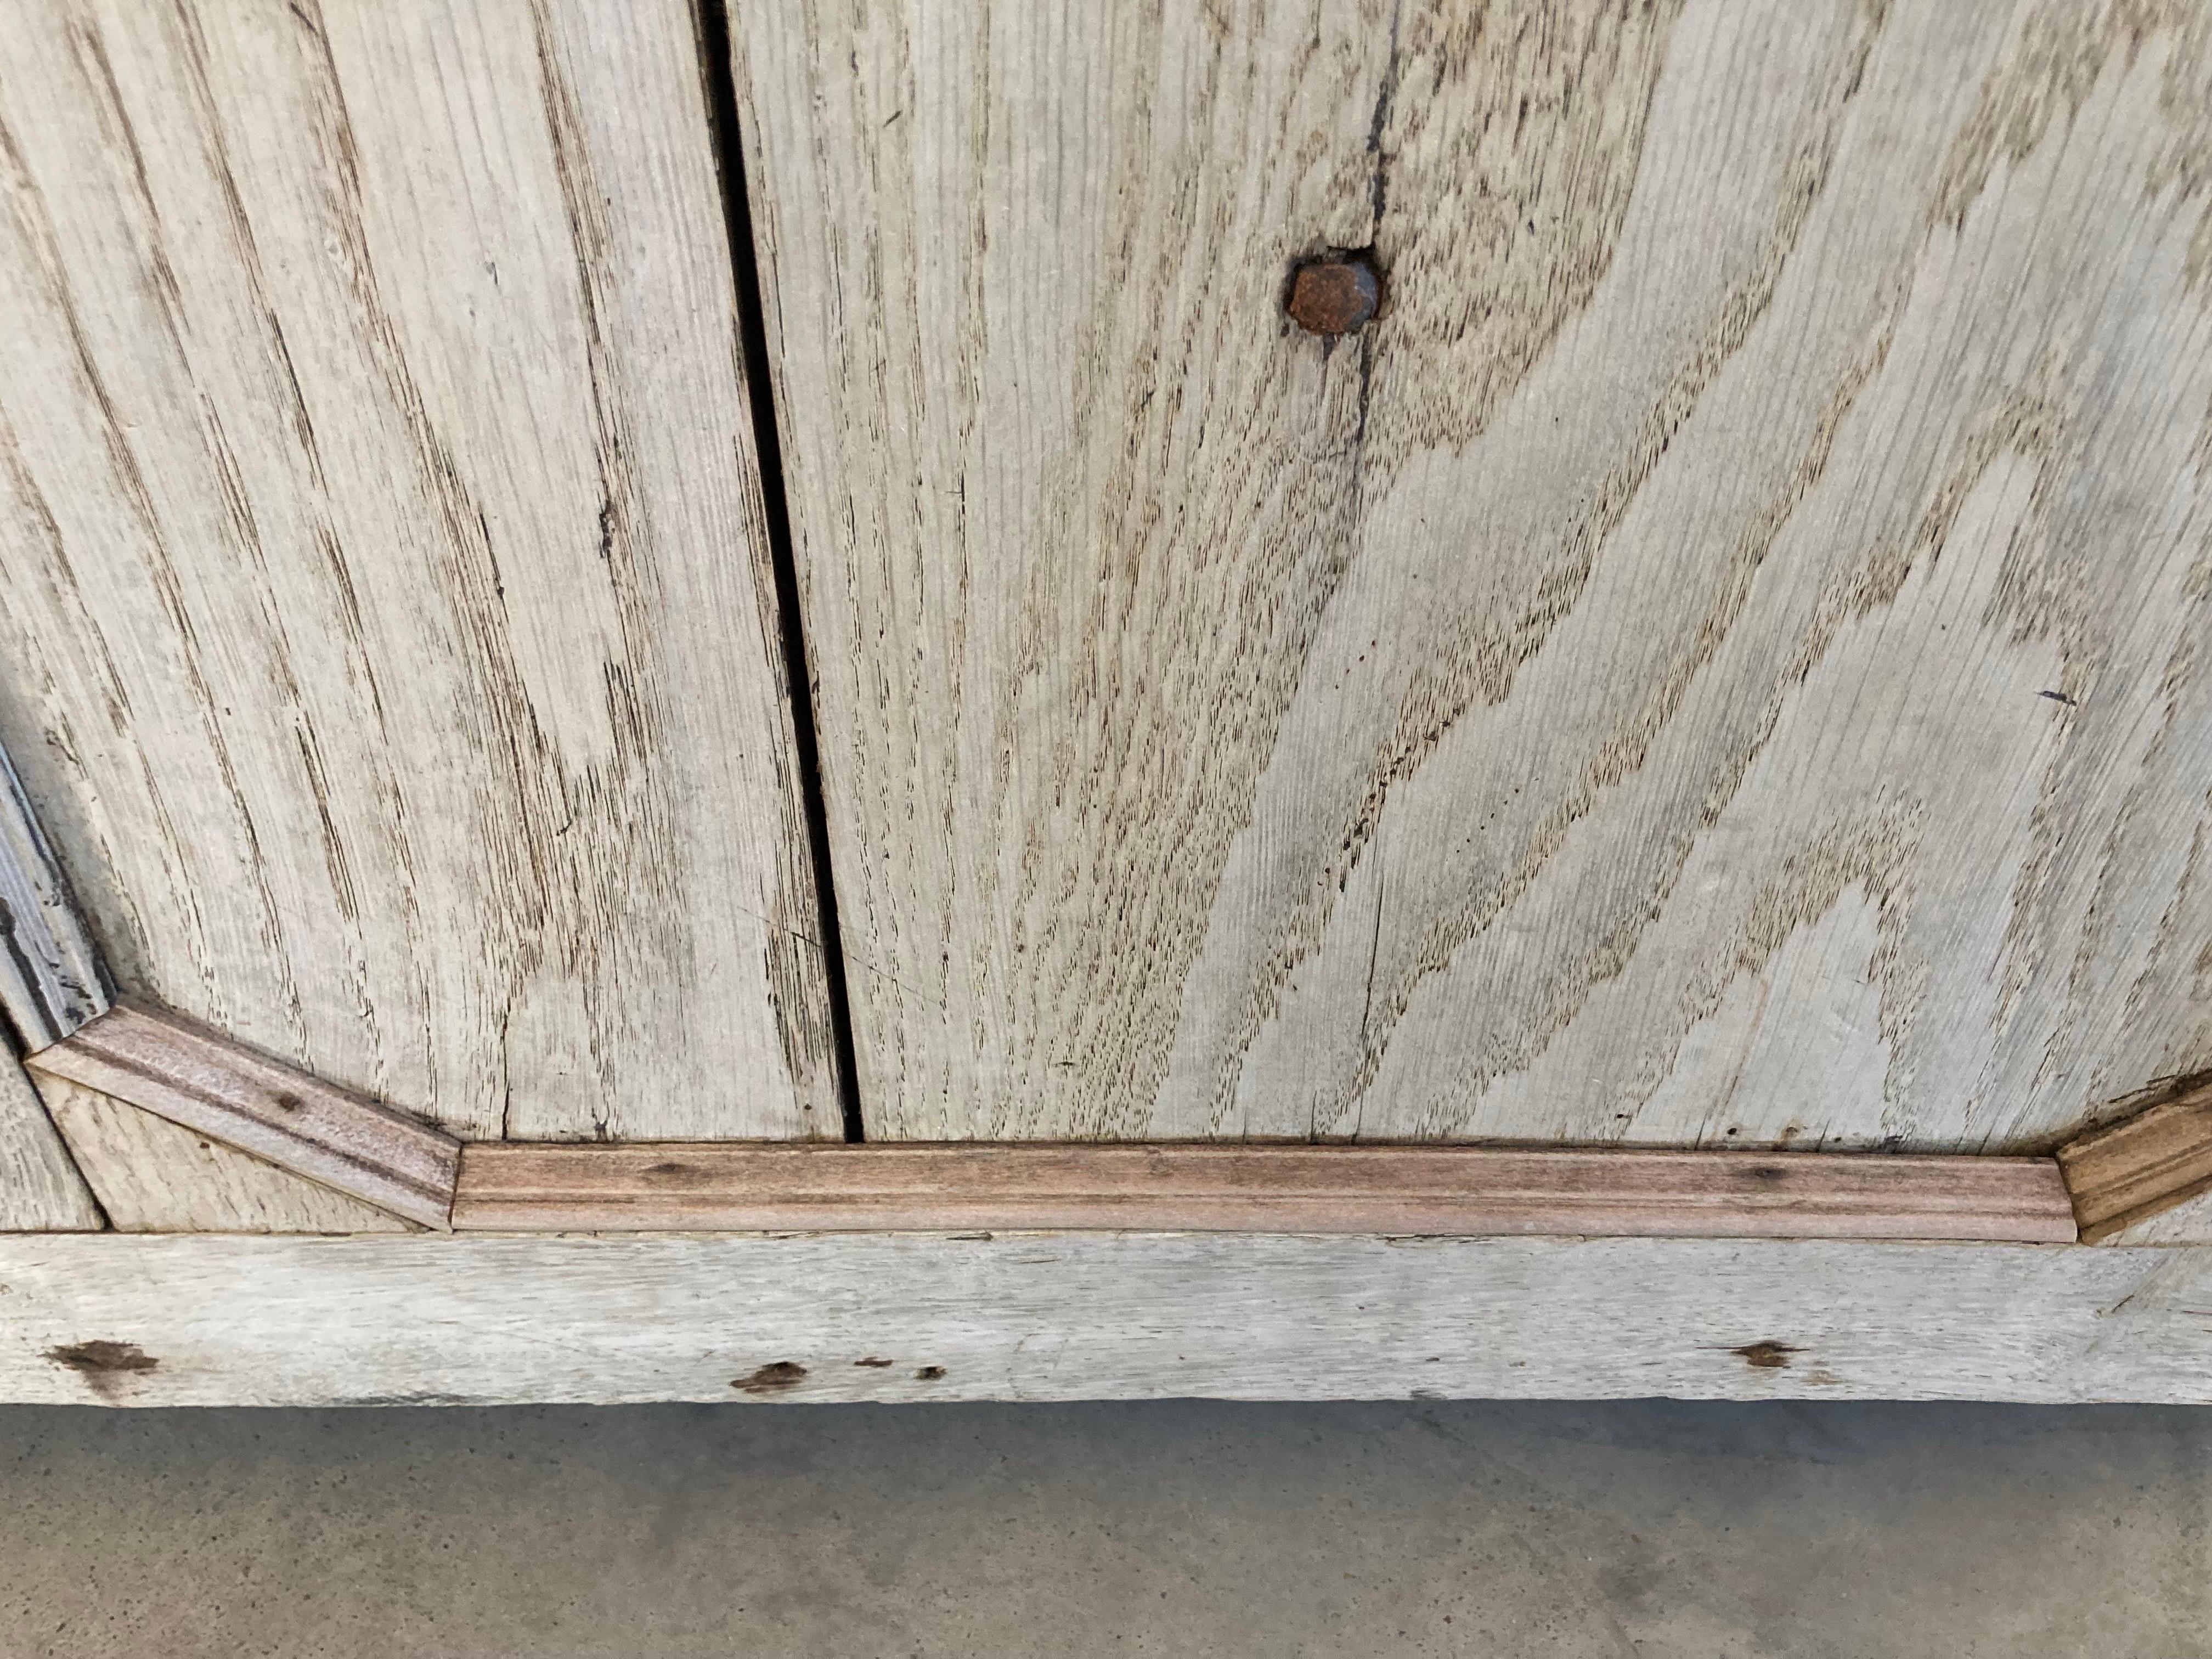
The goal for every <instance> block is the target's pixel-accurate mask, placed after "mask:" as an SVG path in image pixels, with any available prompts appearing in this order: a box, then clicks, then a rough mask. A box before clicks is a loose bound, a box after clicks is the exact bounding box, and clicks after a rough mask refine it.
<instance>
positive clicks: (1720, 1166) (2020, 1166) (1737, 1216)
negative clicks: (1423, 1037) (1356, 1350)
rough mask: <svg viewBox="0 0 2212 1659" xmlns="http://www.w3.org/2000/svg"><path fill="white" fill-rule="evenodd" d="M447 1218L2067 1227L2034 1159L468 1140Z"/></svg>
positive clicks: (1295, 1226) (1895, 1231)
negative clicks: (554, 1143) (573, 1143)
mask: <svg viewBox="0 0 2212 1659" xmlns="http://www.w3.org/2000/svg"><path fill="white" fill-rule="evenodd" d="M453 1227H454V1229H455V1231H464V1232H470V1231H473V1232H692V1231H697V1232H708V1231H718V1232H752V1231H770V1232H774V1231H826V1232H835V1231H1014V1230H1020V1229H1030V1228H1035V1229H1048V1230H1053V1231H1094V1230H1098V1231H1169V1232H1173V1231H1193V1232H1266V1233H1370V1234H1382V1235H1387V1236H1398V1237H1413V1236H1423V1235H1425V1236H1431V1237H1477V1236H1481V1235H1495V1234H1550V1235H1580V1236H1585V1237H1588V1236H1596V1235H1611V1236H1615V1237H1704V1238H1859V1239H1920V1240H1934V1241H1977V1242H1982V1241H1996V1242H2014V1243H2072V1242H2073V1240H2074V1237H2075V1226H2074V1212H2073V1208H2072V1206H2071V1205H2070V1204H2069V1200H2068V1197H2067V1193H2066V1188H2065V1185H2064V1183H2063V1181H2062V1180H2061V1179H2060V1177H2059V1173H2058V1166H2057V1164H2056V1163H2054V1162H2053V1161H2052V1160H2051V1159H2050V1158H1983V1157H1973V1156H1966V1157H1908V1156H1895V1155H1890V1154H1885V1153H1849V1152H1653V1151H1644V1150H1639V1149H1631V1148H1624V1147H1613V1148H1603V1149H1594V1150H1577V1151H1566V1150H1560V1151H1552V1150H1540V1151H1529V1150H1510V1151H1509V1150H1498V1149H1494V1148H1486V1147H1465V1146H1302V1145H1291V1146H1209V1145H1191V1144H1178V1145H1151V1146H1115V1145H1097V1144H1094V1145H1084V1146H1044V1145H1041V1146H977V1145H957V1146H895V1145H885V1144H883V1143H880V1142H878V1143H875V1144H872V1145H868V1146H822V1145H818V1144H817V1145H805V1144H797V1143H794V1144H791V1145H774V1146H770V1145H762V1144H758V1143H749V1144H733V1143H727V1142H723V1143H708V1144H673V1143H670V1144H661V1145H652V1144H642V1145H641V1144H629V1145H620V1146H613V1145H605V1144H595V1145H576V1146H569V1145H562V1146H547V1145H538V1146H526V1145H519V1144H515V1143H512V1142H492V1141H478V1142H473V1143H471V1144H470V1145H469V1146H465V1147H464V1148H463V1150H462V1155H461V1172H460V1182H459V1188H458V1190H457V1192H456V1193H455V1195H454V1202H453Z"/></svg>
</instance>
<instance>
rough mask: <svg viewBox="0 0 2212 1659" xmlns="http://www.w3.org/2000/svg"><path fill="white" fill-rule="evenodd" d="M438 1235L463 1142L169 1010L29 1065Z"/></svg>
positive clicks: (65, 1043)
mask: <svg viewBox="0 0 2212 1659" xmlns="http://www.w3.org/2000/svg"><path fill="white" fill-rule="evenodd" d="M26 1063H27V1065H28V1066H30V1067H31V1068H32V1069H33V1071H36V1072H44V1073H51V1074H52V1075H53V1076H55V1077H59V1078H66V1079H68V1080H69V1081H70V1082H72V1083H77V1084H82V1085H84V1086H85V1087H87V1088H89V1089H96V1090H98V1091H100V1092H101V1093H102V1094H105V1095H109V1096H112V1097H114V1098H115V1099H117V1100H121V1101H127V1102H128V1103H131V1105H133V1106H137V1107H139V1108H141V1109H143V1110H145V1111H149V1112H151V1113H153V1114H154V1115H155V1116H157V1117H164V1118H167V1119H168V1120H169V1121H171V1122H173V1123H181V1124H183V1125H184V1126H185V1127H187V1128H191V1129H197V1131H199V1133H202V1134H204V1135H206V1136H207V1137H208V1138H209V1139H213V1140H219V1141H221V1142H222V1143H223V1144H224V1145H225V1146H234V1147H236V1148H237V1149H238V1150H239V1151H240V1152H251V1153H252V1154H253V1155H254V1156H255V1157H256V1158H262V1159H264V1160H266V1161H267V1162H269V1163H270V1164H275V1165H276V1167H277V1168H279V1169H281V1170H290V1171H291V1172H292V1173H293V1174H295V1175H301V1176H306V1177H307V1179H308V1180H310V1181H313V1182H319V1183H321V1184H322V1185H323V1186H325V1187H328V1188H332V1189H333V1190H334V1191H337V1192H341V1193H344V1194H348V1195H349V1196H351V1197H354V1198H357V1199H360V1200H362V1201H363V1202H364V1203H368V1204H373V1205H374V1206H377V1207H378V1208H379V1209H381V1210H388V1211H390V1212H392V1214H394V1215H398V1216H404V1217H405V1218H407V1219H408V1220H410V1221H419V1222H421V1223H422V1224H423V1225H426V1226H430V1227H439V1228H442V1227H444V1226H446V1225H447V1218H448V1216H449V1214H450V1212H451V1210H452V1206H453V1187H454V1183H455V1182H456V1181H457V1180H458V1178H459V1170H460V1151H461V1143H460V1142H459V1141H458V1140H456V1139H453V1137H452V1136H451V1135H448V1134H447V1133H443V1132H442V1131H441V1130H438V1129H434V1128H432V1127H430V1126H429V1125H428V1124H426V1123H424V1122H422V1121H420V1120H419V1119H416V1118H413V1117H410V1116H408V1115H406V1114H405V1113H404V1112H397V1111H393V1110H392V1109H390V1108H389V1107H385V1106H380V1105H378V1104H377V1103H375V1102H374V1101H372V1100H368V1099H365V1098H363V1097H362V1096H359V1095H356V1094H354V1093H353V1092H351V1091H349V1090H345V1089H341V1088H338V1087H337V1086H336V1085H332V1084H329V1083H325V1082H324V1081H323V1080H322V1079H320V1078H317V1077H313V1076H310V1075H309V1074H308V1073H305V1072H302V1071H301V1070H299V1069H298V1068H297V1067H295V1066H287V1065H285V1064H283V1062H282V1061H281V1060H271V1059H270V1058H269V1057H268V1056H267V1055H265V1054H257V1053H255V1052H254V1051H253V1050H252V1049H250V1048H244V1047H241V1046H240V1044H238V1043H236V1042H232V1041H231V1040H230V1039H229V1038H228V1037H226V1036H220V1035H218V1034H217V1033H216V1032H214V1031H210V1030H207V1029H206V1028H204V1027H203V1026H200V1025H197V1024H193V1023H191V1021H189V1020H185V1019H184V1018H180V1017H179V1016H178V1015H175V1014H173V1013H170V1012H167V1011H166V1010H161V1009H155V1008H150V1007H147V1006H144V1005H143V1004H135V1003H131V1002H125V1003H123V1004H121V1005H119V1006H117V1007H116V1008H114V1009H113V1010H112V1011H111V1012H108V1013H106V1014H103V1015H101V1016H100V1018H98V1019H95V1020H94V1021H92V1022H91V1023H90V1024H88V1025H86V1026H84V1027H83V1028H82V1029H81V1030H78V1031H77V1032H76V1034H75V1035H73V1036H69V1037H66V1038H64V1040H62V1041H61V1042H57V1043H55V1044H53V1045H52V1047H50V1048H45V1049H42V1050H40V1052H39V1053H38V1054H33V1055H32V1056H31V1058H30V1059H29V1060H27V1062H26Z"/></svg>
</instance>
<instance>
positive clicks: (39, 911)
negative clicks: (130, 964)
mask: <svg viewBox="0 0 2212 1659" xmlns="http://www.w3.org/2000/svg"><path fill="white" fill-rule="evenodd" d="M112 1000H113V999H112V998H111V997H110V996H109V995H108V994H107V976H106V973H105V972H104V971H103V970H102V969H101V967H100V953H99V952H98V951H96V950H94V948H93V944H92V938H91V935H89V934H88V933H86V932H85V928H84V924H83V922H82V921H79V920H78V919H77V914H76V906H75V905H73V904H72V903H71V902H70V896H69V884H68V883H67V882H65V881H64V879H63V878H62V870H61V866H60V864H59V863H58V861H57V860H55V858H54V849H53V848H52V847H50V846H49V845H47V843H46V836H45V835H44V833H42V832H41V831H40V829H39V821H38V820H37V819H36V818H34V817H32V816H31V803H30V800H29V799H28V798H27V797H26V796H25V795H24V793H23V785H22V781H21V779H19V778H18V777H17V776H16V775H15V767H14V765H13V764H11V763H9V759H8V755H7V751H6V750H0V1017H4V1018H5V1021H6V1023H7V1024H9V1026H12V1027H13V1028H14V1030H15V1041H16V1042H17V1044H18V1045H19V1046H20V1047H21V1049H22V1051H23V1052H24V1053H26V1054H36V1053H37V1052H38V1051H39V1050H40V1049H41V1048H46V1047H47V1046H49V1045H50V1044H52V1043H56V1042H60V1041H61V1040H62V1039H63V1038H64V1037H65V1036H68V1035H69V1034H70V1032H72V1031H74V1030H76V1029H77V1028H78V1027H79V1026H81V1025H82V1024H85V1023H86V1022H87V1021H88V1020H91V1019H96V1018H99V1017H100V1015H101V1014H103V1013H105V1012H107V1009H108V1007H109V1006H110V1005H111V1004H112Z"/></svg>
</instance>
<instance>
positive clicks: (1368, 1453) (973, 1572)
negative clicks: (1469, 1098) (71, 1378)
mask: <svg viewBox="0 0 2212 1659" xmlns="http://www.w3.org/2000/svg"><path fill="white" fill-rule="evenodd" d="M262 1654H269V1655H283V1656H287V1659H321V1656H331V1659H337V1656H346V1659H352V1656H360V1659H371V1656H374V1659H410V1656H416V1655H422V1656H426V1659H427V1656H437V1659H491V1656H501V1659H504V1656H517V1659H523V1656H530V1659H541V1656H542V1659H572V1656H586V1655H590V1656H601V1655H605V1656H622V1659H690V1656H695V1655H696V1656H708V1655H712V1656H715V1659H725V1656H761V1659H786V1656H788V1659H815V1656H823V1659H831V1656H834V1659H876V1656H880V1659H910V1656H917V1655H919V1656H929V1659H939V1656H946V1659H950V1656H1000V1655H1005V1656H1024V1659H1026V1656H1032V1655H1035V1656H1050V1659H1057V1656H1089V1655H1108V1654H1111V1655H1139V1654H1157V1655H1175V1656H1206V1659H1215V1656H1220V1659H1231V1656H1243V1655H1252V1656H1261V1655H1264V1656H1268V1659H1287V1656H1294V1655H1308V1654H1310V1655H1332V1656H1334V1655H1342V1654H1352V1655H1358V1656H1360V1659H1399V1656H1413V1655H1498V1656H1503V1659H1524V1656H1527V1659H1551V1656H1556V1659H1570V1656H1571V1659H1583V1656H1607V1659H1611V1656H1628V1655H1636V1656H1641V1659H1676V1656H1680V1659H1737V1656H1752V1655H1761V1656H1764V1655H1776V1654H1782V1655H1793V1656H1794V1655H1820V1656H1830V1655H1833V1656H1854V1659H1857V1656H1868V1655H1880V1656H1916V1655H1929V1656H1942V1659H1963V1656H1969V1655H1990V1656H1997V1655H2002V1656H2004V1659H2033V1656H2042V1655H2051V1656H2060V1655H2063V1656H2068V1659H2075V1656H2093V1659H2194V1656H2212V1411H2188V1410H2154V1409H2133V1408H2077V1409H2070V1410H2069V1409H2057V1410H2051V1409H2039V1408H2023V1407H1942V1406H1786V1405H1777V1406H1754V1407H1723V1406H1696V1405H1676V1404H1666V1403H1656V1402H1638V1403H1629V1404H1608V1405H1492V1404H1480V1403H1470V1404H1416V1405H1326V1406H1232V1405H1214V1404H1205V1403H1195V1402H1188V1401H1170V1402H1164V1403H1159V1404H1152V1405H1135V1406H1130V1405H1116V1406H1089V1407H1066V1406H1052V1407H986V1406H942V1407H647V1408H638V1407H632V1408H627V1409H619V1410H605V1411H602V1410H591V1409H582V1408H562V1409H520V1410H506V1411H392V1412H356V1413H343V1412H248V1411H198V1412H194V1411H149V1412H103V1411H100V1410H95V1409H89V1408H74V1407H71V1408H62V1407H55V1408H45V1407H4V1408H0V1655H5V1656H7V1659H16V1656H25V1659H29V1656H34V1655H38V1656H43V1655H66V1656H79V1655H84V1656H91V1655H132V1656H137V1655H146V1656H161V1659H189V1656H197V1655H210V1656H213V1655H222V1656H224V1659H246V1656H251V1655H262Z"/></svg>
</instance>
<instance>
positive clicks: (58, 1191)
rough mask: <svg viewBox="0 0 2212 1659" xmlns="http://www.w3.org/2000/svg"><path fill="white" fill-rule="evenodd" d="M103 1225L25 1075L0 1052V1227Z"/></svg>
mask: <svg viewBox="0 0 2212 1659" xmlns="http://www.w3.org/2000/svg"><path fill="white" fill-rule="evenodd" d="M103 1225H106V1224H105V1222H104V1221H103V1220H102V1219H101V1217H100V1206H98V1205H97V1204H95V1203H94V1201H93V1197H92V1194H91V1192H90V1191H89V1190H88V1188H86V1186H85V1183H84V1177H83V1176H82V1175H81V1174H80V1173H79V1172H78V1170H77V1167H76V1164H75V1163H74V1162H73V1161H72V1160H71V1158H70V1155H69V1149H68V1148H67V1147H66V1146H64V1145H63V1144H62V1139H61V1136H60V1135H59V1134H58V1133H56V1132H55V1129H54V1125H53V1121H52V1119H50V1118H49V1117H48V1116H47V1115H46V1106H45V1104H44V1103H42V1102H41V1101H40V1098H39V1096H38V1091H36V1090H34V1089H33V1087H32V1086H31V1080H30V1079H29V1078H27V1077H26V1076H24V1074H23V1068H22V1067H21V1066H18V1065H17V1064H16V1063H15V1059H14V1057H13V1056H11V1055H9V1054H4V1053H0V1232H8V1233H13V1232H25V1233H46V1232H57V1233H58V1232H89V1231H97V1230H98V1229H100V1227H101V1226H103Z"/></svg>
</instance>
